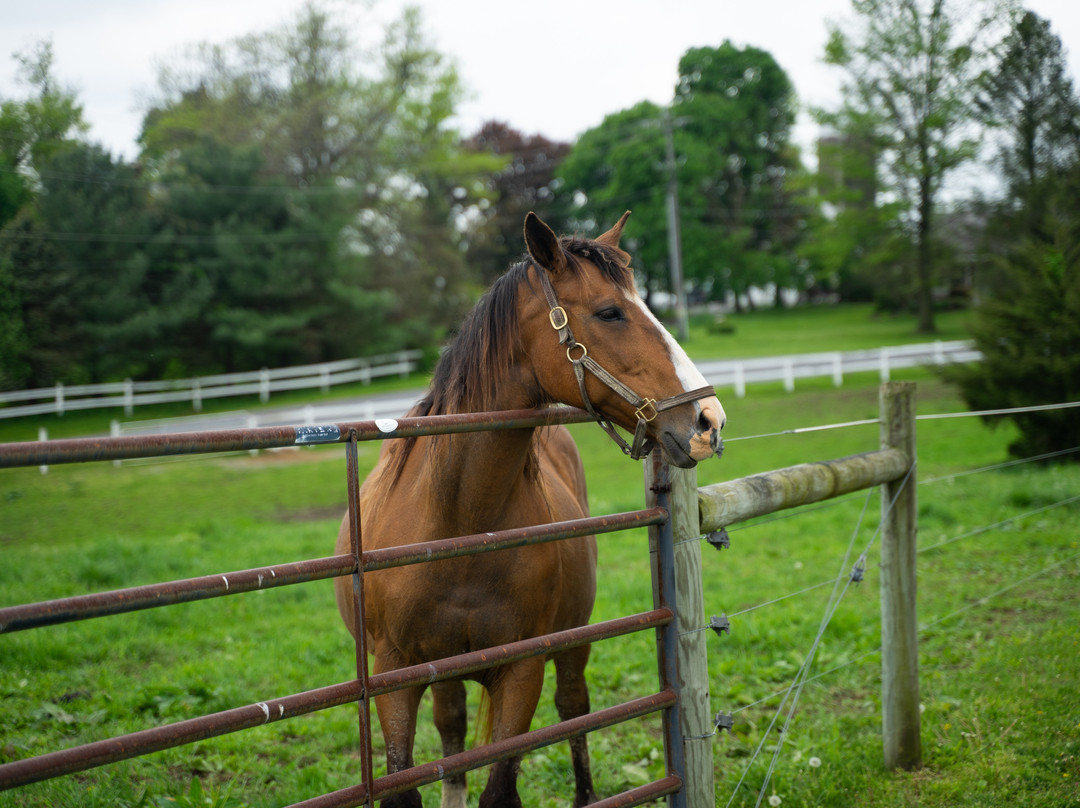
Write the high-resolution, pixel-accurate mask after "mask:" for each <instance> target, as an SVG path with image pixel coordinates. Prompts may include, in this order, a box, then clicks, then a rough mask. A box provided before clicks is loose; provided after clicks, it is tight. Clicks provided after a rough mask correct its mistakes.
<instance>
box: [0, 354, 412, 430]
mask: <svg viewBox="0 0 1080 808" xmlns="http://www.w3.org/2000/svg"><path fill="white" fill-rule="evenodd" d="M420 356H421V352H420V351H398V352H397V353H393V354H386V355H383V356H373V357H368V358H365V359H342V360H340V361H337V362H322V363H319V364H315V365H299V366H296V367H289V368H263V369H262V370H253V371H248V372H245V373H224V374H219V375H216V376H201V377H198V378H194V379H172V380H167V381H150V382H133V381H131V379H127V380H125V381H122V382H110V383H107V384H77V385H70V386H65V385H63V384H57V385H56V386H55V387H41V388H37V389H34V390H16V391H14V392H11V393H0V405H4V406H0V418H18V417H20V416H24V415H44V414H48V413H53V414H56V415H63V414H64V413H65V412H69V411H73V410H92V409H99V408H102V407H123V408H124V413H125V414H126V415H129V416H130V415H131V414H132V411H133V410H134V408H135V407H136V406H137V405H146V404H165V403H169V402H175V401H190V402H191V406H192V408H193V409H194V410H195V411H196V412H201V411H202V402H203V400H204V399H208V398H227V397H231V396H248V395H258V396H259V400H260V401H264V402H265V401H269V399H270V395H271V394H272V393H280V392H282V391H284V390H310V389H315V388H319V389H321V390H322V392H324V393H325V392H327V391H328V390H329V389H330V387H332V386H334V385H338V384H349V383H351V382H362V383H364V384H368V383H370V382H371V380H372V379H375V378H379V377H383V376H395V375H398V376H403V377H404V376H408V375H409V374H410V373H411V372H412V371H413V370H415V369H416V367H417V361H418V360H419V359H420ZM19 401H36V402H38V403H35V404H22V405H18V406H6V405H9V404H12V403H14V402H19Z"/></svg>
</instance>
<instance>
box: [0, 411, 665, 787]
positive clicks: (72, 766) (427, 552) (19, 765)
mask: <svg viewBox="0 0 1080 808" xmlns="http://www.w3.org/2000/svg"><path fill="white" fill-rule="evenodd" d="M588 420H591V419H590V418H589V417H588V416H587V415H586V414H585V413H584V412H581V411H580V410H571V409H566V408H550V409H545V410H517V411H511V412H500V413H475V414H470V415H443V416H428V417H423V418H401V419H398V420H397V421H391V422H387V421H362V422H354V423H341V424H325V425H319V426H301V427H266V428H258V429H238V430H221V431H211V432H198V433H188V434H172V435H160V436H152V437H118V438H100V439H99V438H81V439H70V440H57V441H49V442H26V443H10V444H5V445H0V468H7V467H16V466H38V465H47V464H59V463H76V462H86V461H102V460H120V459H131V458H141V457H157V456H165V455H179V454H199V453H209V452H227V451H250V450H256V449H271V448H279V447H286V446H295V445H311V444H327V443H344V444H345V454H346V474H347V484H348V491H349V512H350V515H351V528H352V552H351V553H349V554H345V555H336V556H330V557H327V558H317V559H312V560H306V561H298V562H295V563H289V564H279V565H275V566H270V567H262V568H259V569H249V570H242V571H233V572H225V573H219V574H216V575H208V576H203V577H198V578H188V579H184V580H177V581H171V582H168V583H160V584H153V585H148V586H139V587H133V588H129V589H121V590H115V591H110V592H102V593H96V594H88V595H81V596H76V597H69V598H62V599H59V600H53V601H47V602H41V603H31V604H25V605H17V606H7V607H2V608H0V634H3V633H9V632H14V631H23V630H27V629H33V628H40V627H43V626H49V625H54V624H58V623H65V622H70V621H76V620H84V619H87V618H91V617H102V616H106V615H114V614H120V613H123V612H130V611H136V610H142V609H149V608H153V607H156V606H165V605H170V604H175V603H186V602H190V601H196V600H203V599H207V598H216V597H222V596H225V595H236V594H239V593H242V592H251V591H255V590H260V589H267V588H270V587H279V586H288V585H291V584H298V583H304V582H307V581H316V580H323V579H327V578H334V577H340V576H348V575H351V576H352V577H353V585H354V587H355V588H356V590H357V591H358V592H359V593H362V592H363V582H364V575H365V573H368V572H372V571H375V570H379V569H385V568H389V567H395V566H403V565H406V564H414V563H421V562H426V561H434V560H439V559H444V558H449V557H454V556H460V555H467V554H473V553H481V552H490V551H494V550H500V549H506V548H511V547H520V546H524V545H527V544H535V543H539V542H547V541H557V540H559V539H566V538H572V537H577V536H584V535H588V534H594V533H595V534H600V533H610V532H614V531H618V530H626V529H629V528H633V527H641V526H648V527H649V544H650V557H651V560H652V562H651V567H652V576H653V609H652V610H650V611H647V612H643V613H640V614H635V615H631V616H627V617H622V618H618V619H614V620H609V621H605V622H602V623H595V624H591V625H587V626H582V627H579V628H575V629H570V630H567V631H561V632H558V633H556V634H551V635H547V636H543V637H536V638H533V639H527V640H523V641H520V642H515V643H512V644H509V645H505V646H501V647H498V648H490V649H486V650H483V651H476V652H472V653H467V654H462V655H460V656H455V657H451V658H447V659H442V660H436V661H432V662H431V663H430V664H424V665H419V666H415V667H411V668H402V669H399V670H393V671H388V672H385V673H380V674H369V673H368V660H367V649H366V648H365V647H364V643H365V640H364V635H365V632H363V631H359V632H357V634H358V636H359V639H358V640H357V641H356V672H357V675H356V678H355V679H352V680H349V681H345V682H340V683H337V684H333V685H329V686H326V687H320V688H317V689H314V690H309V691H306V692H303V693H297V694H293V695H289V696H285V697H282V698H275V699H268V700H266V701H260V702H256V703H254V704H249V705H247V706H243V707H237V708H234V709H229V710H224V711H222V712H218V713H214V714H210V715H204V716H201V717H197V718H192V719H188V720H184V721H179V722H176V723H172V724H166V725H163V726H159V727H154V728H151V729H146V730H142V731H138V732H134V733H130V734H128V735H123V736H118V737H114V738H109V739H106V740H101V741H95V742H92V743H88V744H85V745H82V746H77V747H73V748H69V749H63V750H58V751H54V752H50V753H46V754H43V755H39V756H37V757H32V758H26V759H23V760H17V761H14V762H11V763H6V764H3V765H0V789H11V788H16V787H19V786H22V785H26V784H29V783H34V782H38V781H41V780H46V779H49V778H53V777H59V776H62V775H67V774H72V773H75V772H80V771H85V770H87V769H91V768H95V767H98V766H103V765H106V764H109V763H114V762H117V761H120V760H126V759H128V758H133V757H138V756H142V755H147V754H150V753H152V752H157V751H160V750H163V749H168V748H172V747H175V746H181V745H184V744H189V743H193V742H196V741H200V740H203V739H207V738H212V737H216V736H219V735H225V734H227V733H232V732H238V731H240V730H243V729H248V728H251V727H256V726H261V725H263V724H267V723H271V722H276V721H282V720H284V719H287V718H293V717H296V716H300V715H305V714H308V713H312V712H315V711H318V710H323V709H326V708H329V707H334V706H339V705H344V704H349V703H352V702H355V703H357V704H358V707H359V727H360V731H359V735H360V751H361V754H360V761H361V768H362V770H361V773H360V778H359V783H357V784H356V785H354V786H352V787H349V788H346V789H343V790H340V791H336V792H332V793H328V794H322V795H319V796H316V797H314V798H312V799H309V800H306V801H304V802H302V803H298V805H304V806H321V807H323V808H330V806H357V805H372V804H374V802H375V801H377V800H380V799H382V798H384V797H387V796H390V795H392V794H396V793H399V792H402V791H406V790H409V789H412V788H415V787H417V786H421V785H425V784H428V783H432V782H434V781H436V780H441V779H443V778H445V777H447V776H450V775H452V774H457V773H461V772H465V771H469V770H471V769H476V768H479V767H482V766H486V765H488V764H491V763H494V762H496V761H498V760H503V759H506V758H510V757H515V756H518V755H521V754H523V753H524V752H528V751H532V750H535V749H538V748H540V747H544V746H548V745H550V744H553V743H556V742H559V741H562V740H566V739H569V738H573V737H576V736H579V735H583V734H585V733H587V732H590V731H592V730H595V729H600V728H603V727H608V726H611V725H613V724H616V723H620V722H623V721H627V720H630V719H633V718H638V717H641V716H645V715H649V714H652V713H656V712H660V713H661V715H662V721H663V728H664V749H665V762H666V775H665V776H664V777H663V778H661V779H659V780H657V781H655V782H652V783H649V784H647V785H644V786H641V787H638V788H635V789H632V790H630V791H627V792H624V793H622V794H619V795H615V796H612V797H608V798H606V799H604V800H602V801H601V802H600V803H597V804H598V805H602V806H606V807H610V806H632V805H639V804H641V803H644V802H648V801H650V800H655V799H658V798H660V797H664V796H666V797H667V798H668V801H669V804H671V805H673V806H684V805H685V803H686V799H685V790H684V789H683V782H684V778H685V773H684V766H685V764H684V753H683V742H682V737H681V734H680V722H679V715H678V711H679V703H680V696H679V684H678V683H679V677H678V675H677V671H676V653H675V644H676V640H677V636H676V634H677V631H676V626H675V622H676V618H675V604H674V597H675V574H674V554H673V541H672V527H671V525H672V520H671V518H670V516H669V507H670V506H669V497H668V493H669V491H668V486H667V485H666V483H665V482H664V481H666V480H667V473H666V469H665V468H664V467H663V465H662V463H661V461H660V460H658V459H647V460H646V462H647V463H649V462H651V463H652V464H653V468H652V479H653V480H655V481H657V482H654V483H653V485H652V486H651V490H649V491H647V492H646V497H647V504H648V505H649V507H647V508H645V509H643V510H639V511H631V512H627V513H618V514H613V515H609V516H600V517H590V518H585V519H577V520H572V521H567V522H559V523H554V524H549V525H544V526H540V527H535V528H524V529H517V530H508V531H502V532H499V533H485V534H481V535H474V536H462V537H457V538H451V539H445V540H441V541H434V542H425V543H423V544H415V545H409V546H403V547H395V548H391V549H387V550H380V551H367V552H365V551H364V550H363V548H362V547H361V546H359V543H358V536H359V533H358V524H359V503H358V499H359V483H360V477H359V466H358V453H357V444H358V442H359V441H369V440H382V439H388V438H406V437H413V436H423V435H433V434H446V433H461V432H476V431H482V430H488V429H514V428H531V427H539V426H547V425H552V424H559V423H562V424H566V423H581V422H584V421H588ZM654 454H658V453H654ZM362 602H363V599H362V598H359V599H358V601H357V604H358V605H357V609H358V611H361V610H362V605H361V604H362ZM359 617H362V615H358V618H359ZM361 624H362V622H361V620H360V619H358V620H357V625H361ZM647 629H653V630H655V631H656V636H657V656H658V662H659V688H658V690H657V692H655V693H651V694H648V695H645V696H642V697H640V698H637V699H634V700H632V701H630V702H626V703H624V704H620V705H617V706H615V707H610V708H607V709H602V710H597V711H596V712H593V713H590V714H588V715H585V716H581V717H579V718H576V719H572V720H569V721H563V722H560V723H557V724H554V725H551V726H548V727H544V728H541V729H538V730H534V731H531V732H528V733H525V734H523V735H519V736H516V737H513V738H508V739H504V740H502V741H499V742H496V743H493V744H489V745H486V746H480V747H477V748H474V749H470V750H466V751H465V752H462V753H460V754H457V755H453V756H451V757H448V758H443V759H442V760H438V761H434V762H431V763H426V764H422V765H419V766H415V767H413V768H411V769H408V770H405V771H399V772H394V773H390V774H387V775H385V776H382V777H378V778H376V777H374V775H373V766H372V743H371V736H372V727H371V710H370V703H371V699H372V698H373V697H374V696H377V695H379V694H382V693H387V692H391V691H393V690H398V689H403V688H406V687H411V686H416V685H427V684H431V683H433V682H437V681H440V680H443V679H449V678H455V677H458V676H461V675H463V674H466V673H470V672H473V671H477V670H481V669H483V668H487V667H494V666H497V665H500V664H505V663H507V662H511V661H514V660H518V659H524V658H527V657H530V656H540V655H545V654H549V653H551V652H552V651H557V650H561V649H566V648H571V647H574V646H578V645H584V644H586V643H591V642H595V641H598V640H603V639H608V638H612V637H617V636H622V635H625V634H630V633H632V632H636V631H643V630H647Z"/></svg>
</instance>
